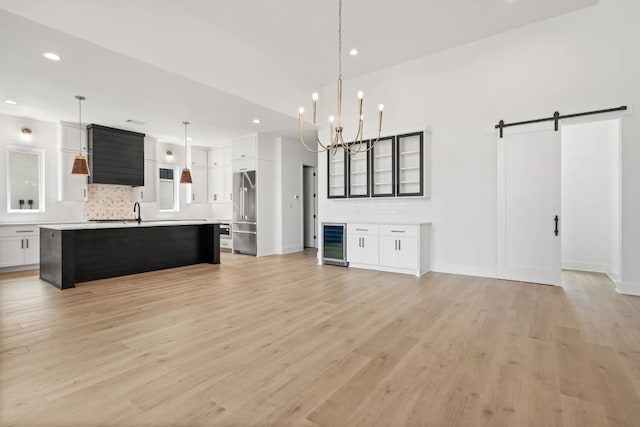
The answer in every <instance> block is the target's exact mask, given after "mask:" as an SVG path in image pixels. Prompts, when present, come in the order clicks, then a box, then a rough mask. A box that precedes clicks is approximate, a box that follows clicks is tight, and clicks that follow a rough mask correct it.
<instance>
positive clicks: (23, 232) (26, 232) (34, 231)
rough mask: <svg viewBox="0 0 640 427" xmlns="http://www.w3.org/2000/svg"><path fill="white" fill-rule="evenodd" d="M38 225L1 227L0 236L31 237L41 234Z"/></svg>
mask: <svg viewBox="0 0 640 427" xmlns="http://www.w3.org/2000/svg"><path fill="white" fill-rule="evenodd" d="M39 235H40V228H39V227H38V226H37V225H7V226H2V227H0V237H29V236H39Z"/></svg>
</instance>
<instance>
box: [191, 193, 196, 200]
mask: <svg viewBox="0 0 640 427" xmlns="http://www.w3.org/2000/svg"><path fill="white" fill-rule="evenodd" d="M191 201H192V202H195V201H196V193H191Z"/></svg>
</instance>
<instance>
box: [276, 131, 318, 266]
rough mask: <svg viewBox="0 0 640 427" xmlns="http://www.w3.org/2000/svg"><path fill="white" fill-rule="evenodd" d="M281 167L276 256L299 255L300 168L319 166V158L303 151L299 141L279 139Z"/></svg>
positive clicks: (301, 242)
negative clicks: (280, 254)
mask: <svg viewBox="0 0 640 427" xmlns="http://www.w3.org/2000/svg"><path fill="white" fill-rule="evenodd" d="M279 152H280V165H279V177H278V183H279V187H280V192H279V196H280V199H279V201H278V209H279V214H278V215H277V216H278V218H279V224H278V227H279V229H280V233H276V235H277V236H281V237H280V240H279V242H278V247H277V252H278V253H285V254H286V253H291V252H299V251H302V250H303V249H304V231H303V218H302V215H303V203H304V199H303V190H304V189H303V178H302V168H303V166H313V167H317V165H318V156H317V155H316V154H315V153H313V152H311V151H309V150H307V149H305V148H304V146H302V144H301V143H300V141H294V140H289V139H285V138H281V139H280V143H279Z"/></svg>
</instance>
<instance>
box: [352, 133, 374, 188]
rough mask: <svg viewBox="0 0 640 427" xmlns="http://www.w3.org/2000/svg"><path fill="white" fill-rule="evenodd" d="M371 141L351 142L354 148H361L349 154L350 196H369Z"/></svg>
mask: <svg viewBox="0 0 640 427" xmlns="http://www.w3.org/2000/svg"><path fill="white" fill-rule="evenodd" d="M368 147H369V141H363V142H362V144H360V143H358V142H356V143H352V144H351V149H352V150H355V151H357V150H361V151H359V152H358V153H357V154H354V153H351V154H348V156H349V197H369V152H368V151H367V148H368Z"/></svg>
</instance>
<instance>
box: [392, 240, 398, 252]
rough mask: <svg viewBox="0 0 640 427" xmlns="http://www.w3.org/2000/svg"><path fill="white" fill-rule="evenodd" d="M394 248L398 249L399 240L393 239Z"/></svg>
mask: <svg viewBox="0 0 640 427" xmlns="http://www.w3.org/2000/svg"><path fill="white" fill-rule="evenodd" d="M393 249H394V250H396V251H397V250H398V241H397V240H394V241H393Z"/></svg>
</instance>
